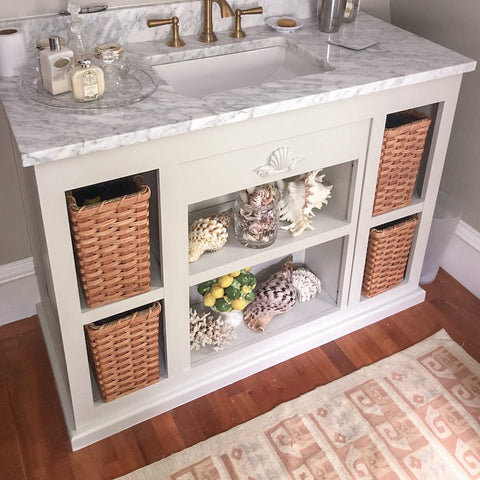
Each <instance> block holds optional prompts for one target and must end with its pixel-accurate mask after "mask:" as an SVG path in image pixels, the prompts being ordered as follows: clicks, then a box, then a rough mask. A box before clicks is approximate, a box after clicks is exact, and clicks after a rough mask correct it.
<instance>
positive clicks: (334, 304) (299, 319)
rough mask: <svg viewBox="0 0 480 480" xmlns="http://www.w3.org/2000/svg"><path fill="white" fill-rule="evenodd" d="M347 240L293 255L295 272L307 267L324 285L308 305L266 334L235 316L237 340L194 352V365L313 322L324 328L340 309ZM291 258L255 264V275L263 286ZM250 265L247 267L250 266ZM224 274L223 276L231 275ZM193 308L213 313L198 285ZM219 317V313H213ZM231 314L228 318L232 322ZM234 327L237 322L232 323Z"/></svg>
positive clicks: (272, 324) (297, 305) (275, 321)
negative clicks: (324, 322) (326, 318)
mask: <svg viewBox="0 0 480 480" xmlns="http://www.w3.org/2000/svg"><path fill="white" fill-rule="evenodd" d="M346 241H347V239H346V237H342V238H337V239H335V240H331V241H329V242H325V243H322V244H319V245H315V246H312V247H309V248H306V249H303V250H300V251H297V252H295V253H294V254H293V265H294V269H295V268H298V267H301V266H306V267H307V268H308V269H309V270H311V271H312V272H313V273H314V274H315V275H316V276H317V277H318V278H319V279H320V281H321V282H322V290H321V292H320V293H318V294H317V295H316V296H315V297H314V298H313V299H312V300H310V301H308V302H304V303H302V302H296V303H295V305H294V307H293V308H292V309H291V310H289V311H288V312H286V313H282V314H279V315H276V316H274V317H273V319H272V320H271V322H270V323H269V324H268V325H267V326H266V328H265V330H264V332H261V333H260V332H257V331H254V330H251V329H250V328H249V327H247V325H246V324H245V323H244V322H243V320H242V319H241V317H240V322H238V316H237V315H234V318H235V320H234V323H235V325H234V329H235V334H236V338H234V339H231V340H230V343H229V344H226V345H225V346H224V348H223V349H222V350H219V351H217V352H216V351H215V350H214V349H213V348H212V347H204V348H201V349H200V350H192V351H191V364H192V366H196V365H200V364H203V363H204V362H206V361H210V360H213V359H218V358H221V357H222V356H224V355H228V354H229V353H231V352H234V351H237V350H239V349H242V348H245V347H248V346H251V345H254V344H261V342H262V341H264V340H266V339H270V338H272V337H275V336H276V335H279V334H281V333H283V332H286V331H289V330H294V329H299V328H302V325H305V324H306V323H309V322H318V323H319V328H321V326H320V324H321V319H322V317H323V316H326V315H328V314H330V313H333V312H335V311H337V310H338V308H339V304H340V301H341V298H340V296H341V294H340V292H341V288H342V274H343V271H344V267H345V265H344V263H345V257H346V256H345V249H346ZM287 258H288V257H282V258H276V259H274V260H271V261H267V262H264V263H260V264H257V265H253V266H252V267H251V270H250V271H251V272H252V273H253V274H254V275H255V276H256V277H257V283H258V284H260V283H261V282H262V281H264V280H266V279H267V278H268V277H269V276H270V275H271V274H272V273H274V272H276V271H278V270H280V269H281V268H282V266H283V264H284V263H285V261H286V259H287ZM247 266H248V265H245V267H247ZM228 273H229V272H228V271H224V272H223V274H228ZM190 305H191V308H192V309H194V310H195V311H197V312H198V313H203V312H212V310H211V309H209V308H207V307H205V306H204V305H203V303H202V296H201V295H200V294H199V293H198V292H197V286H192V287H190ZM212 313H213V314H214V315H218V313H216V312H212ZM228 316H229V315H228V314H227V315H226V316H225V317H224V318H226V321H229V319H228ZM232 325H233V323H232Z"/></svg>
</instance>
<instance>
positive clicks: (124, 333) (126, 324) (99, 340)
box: [85, 303, 161, 402]
mask: <svg viewBox="0 0 480 480" xmlns="http://www.w3.org/2000/svg"><path fill="white" fill-rule="evenodd" d="M160 311H161V305H160V303H154V304H153V305H152V306H151V307H150V308H148V309H145V310H141V311H138V312H135V313H133V314H130V315H127V316H124V317H122V318H119V319H117V320H113V321H109V322H107V323H104V324H103V325H95V324H93V323H92V324H89V325H86V326H85V330H86V333H87V341H88V347H89V353H90V360H91V363H92V367H93V370H94V373H95V378H96V379H97V383H98V388H99V389H100V394H101V395H102V398H103V400H104V401H105V402H109V401H110V400H113V399H115V398H118V397H120V396H122V395H126V394H127V393H131V392H134V391H136V390H139V389H140V388H143V387H146V386H147V385H151V384H152V383H156V382H158V380H159V347H158V343H159V342H158V332H159V316H160Z"/></svg>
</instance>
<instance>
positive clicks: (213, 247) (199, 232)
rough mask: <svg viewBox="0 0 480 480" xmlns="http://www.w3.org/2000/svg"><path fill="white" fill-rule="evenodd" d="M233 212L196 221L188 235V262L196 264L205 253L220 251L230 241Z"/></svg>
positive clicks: (229, 211) (228, 211)
mask: <svg viewBox="0 0 480 480" xmlns="http://www.w3.org/2000/svg"><path fill="white" fill-rule="evenodd" d="M230 214H231V210H226V211H225V212H222V213H220V214H218V215H212V216H210V217H207V218H199V219H198V220H195V221H194V222H193V223H192V225H191V227H190V231H189V234H188V261H189V262H190V263H192V262H196V261H197V260H198V259H199V258H200V257H201V255H202V254H203V253H204V252H216V251H217V250H220V249H221V248H222V247H223V246H224V245H225V244H226V243H227V240H228V225H229V223H230Z"/></svg>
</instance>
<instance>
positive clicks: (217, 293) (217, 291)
mask: <svg viewBox="0 0 480 480" xmlns="http://www.w3.org/2000/svg"><path fill="white" fill-rule="evenodd" d="M210 294H211V295H213V296H214V298H222V297H223V296H224V295H225V290H224V289H223V288H222V287H221V286H220V285H218V283H216V284H215V285H213V286H212V288H211V289H210Z"/></svg>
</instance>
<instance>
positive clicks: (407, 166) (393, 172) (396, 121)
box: [373, 110, 431, 215]
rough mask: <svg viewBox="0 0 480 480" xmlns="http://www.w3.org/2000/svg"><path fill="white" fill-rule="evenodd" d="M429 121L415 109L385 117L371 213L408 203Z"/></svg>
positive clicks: (385, 210)
mask: <svg viewBox="0 0 480 480" xmlns="http://www.w3.org/2000/svg"><path fill="white" fill-rule="evenodd" d="M430 122H431V119H430V117H429V116H428V115H425V114H423V113H420V112H418V111H416V110H409V111H407V112H401V113H395V114H391V115H389V116H388V117H387V124H386V126H385V132H384V134H383V144H382V153H381V156H380V166H379V169H378V176H377V188H376V192H375V202H374V205H373V215H379V214H381V213H385V212H389V211H391V210H395V209H396V208H401V207H406V206H407V205H410V203H411V200H412V193H413V188H414V186H415V180H416V178H417V173H418V167H419V165H420V160H421V159H422V154H423V150H424V148H425V139H426V137H427V133H428V128H429V126H430Z"/></svg>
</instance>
